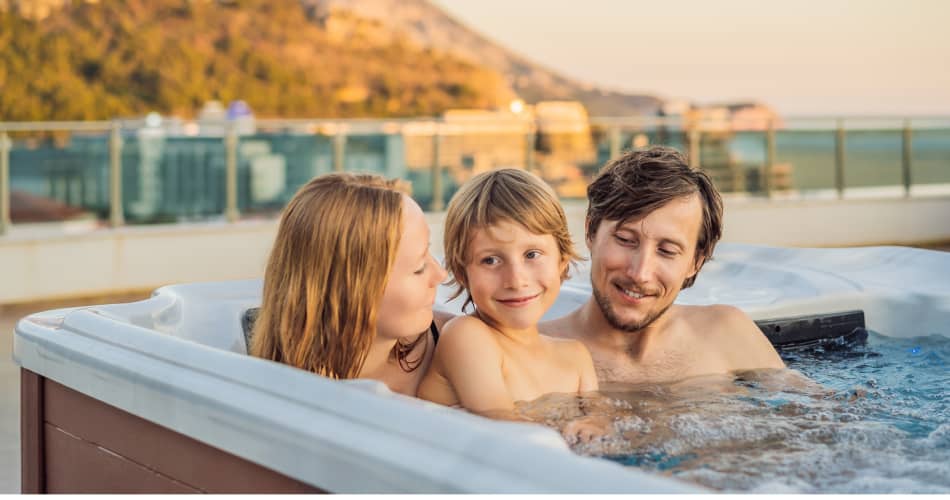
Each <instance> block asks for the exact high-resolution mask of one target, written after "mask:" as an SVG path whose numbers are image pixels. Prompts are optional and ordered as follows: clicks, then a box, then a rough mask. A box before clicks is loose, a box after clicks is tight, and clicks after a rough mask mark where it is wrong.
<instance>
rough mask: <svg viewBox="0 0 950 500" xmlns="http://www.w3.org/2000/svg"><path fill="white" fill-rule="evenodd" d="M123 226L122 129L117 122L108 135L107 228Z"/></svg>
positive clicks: (113, 124)
mask: <svg viewBox="0 0 950 500" xmlns="http://www.w3.org/2000/svg"><path fill="white" fill-rule="evenodd" d="M123 224H125V211H124V210H123V207H122V128H121V126H120V125H119V123H118V122H113V123H112V130H111V132H110V133H109V226H111V227H114V228H115V227H121V226H122V225H123Z"/></svg>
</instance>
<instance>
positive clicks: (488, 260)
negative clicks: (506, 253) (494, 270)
mask: <svg viewBox="0 0 950 500" xmlns="http://www.w3.org/2000/svg"><path fill="white" fill-rule="evenodd" d="M481 263H482V264H486V265H489V266H491V265H494V264H497V263H498V257H495V256H493V255H492V256H489V257H485V258H483V259H482V260H481Z"/></svg>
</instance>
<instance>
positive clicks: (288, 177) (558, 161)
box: [0, 117, 950, 234]
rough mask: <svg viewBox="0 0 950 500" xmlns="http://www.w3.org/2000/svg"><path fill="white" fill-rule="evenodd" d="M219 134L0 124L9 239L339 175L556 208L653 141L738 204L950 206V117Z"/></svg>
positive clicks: (263, 205)
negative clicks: (527, 189) (932, 198)
mask: <svg viewBox="0 0 950 500" xmlns="http://www.w3.org/2000/svg"><path fill="white" fill-rule="evenodd" d="M153 125H154V124H153ZM213 125H215V126H208V127H205V128H204V129H203V130H202V129H198V130H196V129H192V130H187V129H182V128H181V127H176V128H171V127H162V126H147V125H146V124H145V123H144V122H138V121H121V122H120V121H115V122H83V123H61V122H46V123H3V122H0V234H2V233H3V232H4V231H5V230H6V228H8V227H9V226H10V225H11V224H20V223H30V222H40V221H53V220H72V219H76V218H80V219H85V220H90V221H93V222H95V223H99V224H102V225H106V224H108V225H112V226H118V225H122V224H146V223H159V222H175V221H189V220H207V219H226V220H235V219H237V218H239V217H253V216H257V215H267V216H270V215H272V214H274V213H276V212H278V211H279V210H280V209H281V207H283V206H284V205H285V204H286V203H287V201H288V200H289V199H290V197H291V196H293V194H294V193H295V192H296V190H297V189H298V188H299V187H300V186H301V185H303V184H304V183H306V182H307V181H308V180H309V179H311V178H312V177H314V176H316V175H320V174H323V173H327V172H332V171H359V172H372V173H378V174H381V175H383V176H386V177H397V178H402V179H405V180H407V181H409V182H410V183H411V185H412V190H413V196H414V198H415V199H416V200H417V201H418V202H419V203H420V204H421V205H422V206H424V207H428V208H429V209H433V210H440V209H442V208H443V207H444V206H445V203H446V202H447V200H448V199H449V198H450V197H451V196H452V194H453V193H454V192H455V190H456V189H458V186H459V185H461V184H462V183H463V182H465V181H466V180H467V179H469V178H470V177H471V176H472V175H474V174H475V173H478V172H481V171H484V170H489V169H494V168H500V167H516V168H526V169H529V170H531V171H533V172H535V173H537V174H539V175H540V176H542V177H543V178H544V179H545V180H547V181H548V182H549V183H550V184H551V185H552V186H553V187H554V188H555V190H556V191H557V192H558V193H559V195H560V196H562V197H564V198H583V197H584V196H585V192H586V191H585V189H586V186H587V184H588V183H589V181H590V179H591V178H592V177H593V175H595V174H596V172H597V170H598V169H599V168H600V167H601V166H603V165H604V164H605V163H606V162H607V161H609V160H610V159H611V158H614V157H617V156H619V155H620V154H621V153H622V152H623V151H624V150H628V149H631V148H642V147H646V146H648V145H654V144H664V145H669V146H672V147H675V148H677V149H679V150H681V151H683V152H685V153H687V154H688V155H689V156H690V161H691V162H692V163H693V164H694V165H696V166H699V167H700V168H703V169H705V170H706V171H707V172H708V173H709V174H710V175H711V177H712V178H713V180H714V182H715V183H716V185H717V186H718V187H719V189H720V190H721V191H722V192H724V193H736V194H739V195H742V196H751V197H760V198H762V199H771V198H776V197H781V198H812V197H847V196H850V195H852V194H859V193H871V194H872V195H875V196H918V195H922V194H928V193H934V192H943V191H941V189H944V190H946V192H948V193H950V189H948V188H947V187H948V186H950V119H927V120H917V119H915V120H913V121H910V120H886V119H878V118H874V119H871V118H868V119H847V120H835V119H808V120H804V119H801V120H797V119H786V120H785V121H784V123H783V124H782V125H781V126H780V127H775V128H768V127H766V128H764V129H759V130H738V131H737V130H729V129H727V128H725V127H718V128H715V127H714V128H709V127H707V128H705V129H701V128H698V127H697V126H688V124H686V123H684V121H683V120H680V119H676V118H670V117H665V118H661V117H636V118H592V119H590V120H584V121H577V122H572V121H569V120H566V121H564V122H563V123H559V122H557V123H551V122H535V121H534V120H528V119H521V118H517V117H514V118H512V119H510V120H499V121H491V120H470V119H469V120H460V121H453V120H449V119H413V120H258V121H257V122H256V123H251V124H250V125H248V124H247V123H242V124H236V123H228V122H224V123H218V124H213ZM114 201H115V202H114Z"/></svg>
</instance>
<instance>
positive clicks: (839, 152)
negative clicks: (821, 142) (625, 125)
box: [835, 118, 845, 200]
mask: <svg viewBox="0 0 950 500" xmlns="http://www.w3.org/2000/svg"><path fill="white" fill-rule="evenodd" d="M844 140H845V135H844V120H843V119H841V118H838V125H837V128H836V130H835V189H836V190H837V191H838V199H839V200H840V199H844Z"/></svg>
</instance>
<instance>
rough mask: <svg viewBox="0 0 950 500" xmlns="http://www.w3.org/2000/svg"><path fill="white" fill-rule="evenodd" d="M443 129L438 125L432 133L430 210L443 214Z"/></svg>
mask: <svg viewBox="0 0 950 500" xmlns="http://www.w3.org/2000/svg"><path fill="white" fill-rule="evenodd" d="M441 156H442V128H441V127H440V126H439V125H438V124H436V126H435V131H434V132H433V133H432V203H431V204H430V206H429V210H431V211H433V212H441V211H442V209H443V208H444V207H445V201H444V200H443V199H442V158H441Z"/></svg>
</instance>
